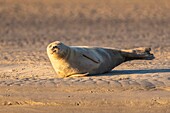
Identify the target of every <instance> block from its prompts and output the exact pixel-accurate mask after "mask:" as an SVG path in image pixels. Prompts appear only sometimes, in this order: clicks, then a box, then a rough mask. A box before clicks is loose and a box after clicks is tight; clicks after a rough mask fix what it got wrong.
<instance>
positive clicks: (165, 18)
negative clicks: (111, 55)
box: [0, 0, 170, 112]
mask: <svg viewBox="0 0 170 113" xmlns="http://www.w3.org/2000/svg"><path fill="white" fill-rule="evenodd" d="M169 12H170V1H169V0H0V79H1V81H2V80H4V82H1V81H0V85H2V86H3V85H7V86H8V85H9V84H8V83H7V82H6V81H10V79H14V80H15V79H17V80H20V78H28V79H29V78H50V77H51V78H54V77H55V73H54V71H53V69H52V67H51V64H50V63H49V60H48V58H47V55H46V46H47V45H48V44H49V43H50V42H52V41H56V40H59V41H62V42H64V43H65V44H68V45H83V46H84V45H85V46H109V47H114V48H133V47H139V46H147V47H151V48H152V49H153V53H154V54H155V56H156V59H155V60H153V61H133V62H130V63H129V62H128V63H125V64H123V65H121V66H119V67H118V69H164V68H167V69H170V13H169ZM167 71H168V70H167ZM168 72H169V71H168ZM150 75H151V78H152V76H154V74H150ZM129 76H131V75H129ZM136 76H138V75H136ZM158 76H159V74H158ZM161 76H163V75H161ZM166 76H169V73H168V74H167V75H166ZM106 78H107V77H106ZM106 78H104V79H106ZM132 78H133V77H132ZM134 78H135V77H134ZM28 79H26V80H24V81H27V80H28ZM168 80H169V78H168ZM30 82H32V81H31V80H30ZM19 85H22V82H21V83H20V82H19ZM14 89H15V88H14ZM39 89H40V88H39ZM5 90H6V89H5ZM15 90H17V89H15ZM29 90H30V91H31V89H28V91H29ZM1 91H2V92H3V90H1ZM13 93H15V91H14V92H13ZM40 93H41V92H40ZM46 93H47V92H45V94H46ZM166 93H167V92H166ZM37 94H38V93H37ZM83 94H86V93H83ZM99 94H100V93H99ZM159 94H161V92H160V93H159ZM163 94H164V93H163ZM168 94H169V92H168ZM18 95H19V94H18ZM125 95H126V94H125ZM1 96H2V95H1ZM1 96H0V97H1ZM42 97H43V96H42ZM98 97H99V98H100V95H99V96H98ZM165 97H167V96H165ZM30 98H33V97H30ZM80 98H81V97H80ZM114 98H116V96H114ZM3 99H4V97H3V96H2V98H1V101H3ZM14 100H15V99H14ZM40 101H41V99H40ZM168 105H170V104H168ZM40 108H41V107H40ZM41 109H43V107H42V108H41ZM126 109H127V110H128V108H126ZM142 109H143V108H142V107H141V110H142ZM157 109H159V107H158V108H156V109H155V111H157ZM160 109H164V108H163V107H160ZM160 109H159V110H160ZM165 109H166V108H165ZM15 110H17V109H15ZM135 110H137V108H135ZM135 110H134V111H135ZM89 111H90V110H89ZM117 111H119V109H117ZM125 111H126V110H125ZM4 112H5V111H4ZM6 112H8V111H6ZM37 112H39V111H37ZM139 112H140V110H139Z"/></svg>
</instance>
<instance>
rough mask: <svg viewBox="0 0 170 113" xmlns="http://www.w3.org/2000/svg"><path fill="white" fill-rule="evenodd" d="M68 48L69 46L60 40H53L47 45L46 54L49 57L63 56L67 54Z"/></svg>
mask: <svg viewBox="0 0 170 113" xmlns="http://www.w3.org/2000/svg"><path fill="white" fill-rule="evenodd" d="M68 49H69V47H68V46H66V45H64V44H63V43H62V42H60V41H55V42H52V43H50V44H49V45H48V46H47V54H48V56H49V57H50V56H52V57H54V58H64V57H66V56H67V52H68Z"/></svg>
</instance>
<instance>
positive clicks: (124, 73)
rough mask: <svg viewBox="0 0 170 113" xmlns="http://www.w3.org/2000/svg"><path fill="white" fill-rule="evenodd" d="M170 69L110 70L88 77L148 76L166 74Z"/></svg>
mask: <svg viewBox="0 0 170 113" xmlns="http://www.w3.org/2000/svg"><path fill="white" fill-rule="evenodd" d="M168 72H170V69H148V70H147V69H144V70H112V71H111V72H109V73H104V74H98V75H90V76H114V75H128V74H149V73H152V74H153V73H168Z"/></svg>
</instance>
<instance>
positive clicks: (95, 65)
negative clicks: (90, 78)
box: [69, 48, 123, 74]
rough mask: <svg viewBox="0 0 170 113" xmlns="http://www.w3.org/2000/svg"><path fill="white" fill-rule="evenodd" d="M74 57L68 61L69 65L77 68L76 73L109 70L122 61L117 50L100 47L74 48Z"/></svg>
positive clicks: (97, 72)
mask: <svg viewBox="0 0 170 113" xmlns="http://www.w3.org/2000/svg"><path fill="white" fill-rule="evenodd" d="M74 58H75V59H72V60H71V61H70V63H69V64H70V67H72V68H74V69H75V70H77V73H89V74H100V73H104V72H108V71H111V70H112V68H114V67H115V66H117V65H118V64H119V62H122V61H123V60H122V58H121V56H120V55H119V53H118V52H115V53H113V51H112V50H105V49H102V48H78V49H77V48H75V54H74ZM73 60H74V61H73Z"/></svg>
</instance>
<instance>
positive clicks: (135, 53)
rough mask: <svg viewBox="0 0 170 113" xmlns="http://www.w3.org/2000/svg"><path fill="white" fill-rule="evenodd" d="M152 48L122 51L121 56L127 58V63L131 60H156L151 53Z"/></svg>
mask: <svg viewBox="0 0 170 113" xmlns="http://www.w3.org/2000/svg"><path fill="white" fill-rule="evenodd" d="M150 51H151V48H145V47H144V48H142V47H141V48H134V49H128V50H121V54H122V55H123V56H124V57H125V61H129V60H137V59H143V60H152V59H154V58H155V57H154V55H153V54H151V53H150Z"/></svg>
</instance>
